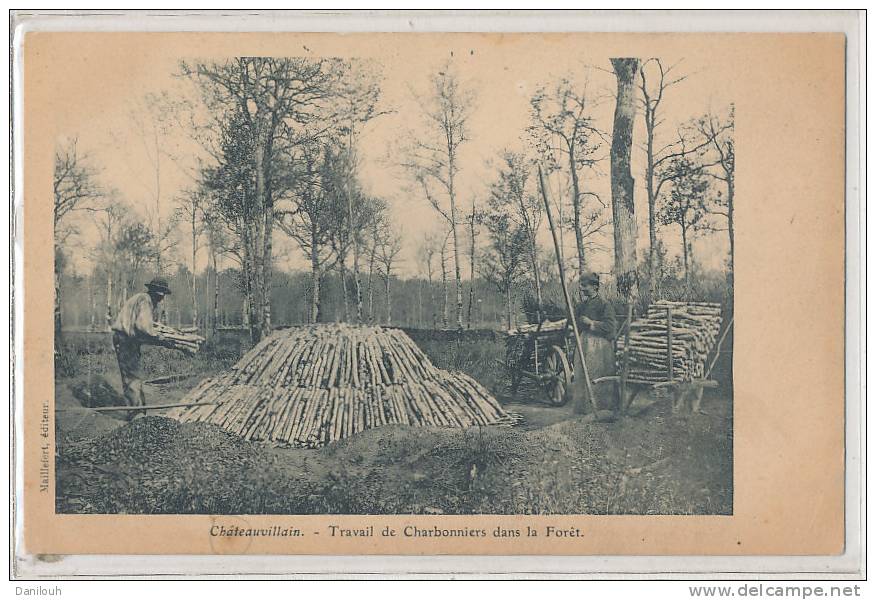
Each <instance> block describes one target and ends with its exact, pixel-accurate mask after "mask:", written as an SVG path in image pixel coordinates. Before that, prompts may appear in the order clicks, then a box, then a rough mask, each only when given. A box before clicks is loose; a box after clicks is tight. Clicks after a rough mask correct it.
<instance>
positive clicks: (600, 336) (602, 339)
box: [575, 273, 617, 412]
mask: <svg viewBox="0 0 876 600" xmlns="http://www.w3.org/2000/svg"><path fill="white" fill-rule="evenodd" d="M580 285H581V301H580V302H579V303H578V305H577V306H576V307H575V319H576V321H577V322H578V330H579V331H580V332H581V343H582V345H583V346H584V355H585V357H586V359H587V370H588V371H589V375H590V379H591V381H592V380H594V379H597V378H599V377H604V376H607V375H614V374H615V359H614V342H615V337H616V336H617V318H616V316H615V312H614V307H613V306H612V305H611V303H610V302H606V301H605V300H604V299H603V298H601V297H600V296H599V275H597V274H596V273H584V274H583V275H582V276H581V283H580ZM580 363H581V361H580V359H579V358H578V355H577V353H575V392H576V393H575V398H576V411H577V412H586V410H587V409H588V407H589V405H590V401H589V399H588V398H587V385H586V383H585V381H584V372H583V369H582V368H581V364H580ZM600 392H601V390H599V389H594V394H595V395H596V396H597V398H596V404H597V405H599V406H601V407H602V408H606V409H614V408H615V406H614V405H615V402H616V399H615V398H614V395H615V394H613V393H605V394H603V393H600ZM600 396H605V397H604V398H601V397H600Z"/></svg>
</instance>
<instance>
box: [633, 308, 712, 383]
mask: <svg viewBox="0 0 876 600" xmlns="http://www.w3.org/2000/svg"><path fill="white" fill-rule="evenodd" d="M670 318H671V327H668V323H669V322H670V321H669V319H670ZM720 330H721V305H720V304H715V303H711V302H669V301H666V300H662V301H660V302H656V303H654V304H651V305H650V306H649V307H648V311H647V312H646V313H645V315H644V316H643V317H641V318H638V319H635V320H634V321H633V322H632V324H631V325H630V360H629V372H628V379H627V381H629V382H631V383H641V384H655V383H665V382H670V381H671V382H682V381H691V380H693V379H699V378H702V377H703V376H704V375H705V370H706V366H705V365H706V359H707V358H708V356H709V353H710V352H711V351H712V349H713V347H714V346H715V342H716V340H717V338H718V334H719V332H720ZM670 340H671V355H672V363H671V365H672V369H671V370H672V376H671V377H670V362H669V356H670ZM616 359H617V365H618V372H620V369H621V366H622V365H623V364H624V363H623V361H624V336H623V335H621V336H620V337H619V339H618V342H617V354H616Z"/></svg>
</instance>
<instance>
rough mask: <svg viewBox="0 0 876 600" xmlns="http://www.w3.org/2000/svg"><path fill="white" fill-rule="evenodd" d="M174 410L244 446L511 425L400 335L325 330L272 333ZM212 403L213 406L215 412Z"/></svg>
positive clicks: (482, 395) (482, 393)
mask: <svg viewBox="0 0 876 600" xmlns="http://www.w3.org/2000/svg"><path fill="white" fill-rule="evenodd" d="M183 401H184V402H191V403H192V404H201V406H191V407H183V408H178V409H174V410H173V411H171V412H170V413H169V414H168V416H170V417H173V418H176V419H178V420H180V421H182V422H206V423H213V424H215V425H218V426H220V427H221V428H223V429H225V430H226V431H230V432H232V433H235V434H237V435H240V436H242V437H243V438H245V439H249V440H255V441H262V442H268V443H272V444H277V445H288V446H298V447H311V448H312V447H318V446H322V445H324V444H326V443H328V442H332V441H335V440H339V439H342V438H346V437H349V436H351V435H353V434H356V433H358V432H360V431H363V430H365V429H370V428H373V427H380V426H381V425H387V424H404V425H412V426H418V427H430V426H431V427H436V426H437V427H472V426H476V425H508V424H512V423H513V420H514V419H513V416H511V415H509V414H507V413H505V412H504V411H503V410H502V407H501V406H500V405H499V403H498V402H497V401H496V399H495V398H494V397H493V396H492V395H491V394H490V393H489V392H488V391H487V390H486V389H485V388H484V387H483V386H481V385H480V384H479V383H478V382H477V381H475V380H474V379H472V378H471V377H469V376H468V375H465V374H464V373H459V372H450V371H445V370H443V369H439V368H438V367H436V366H435V365H433V364H432V362H431V361H430V360H429V358H428V357H427V356H426V355H425V354H424V353H423V351H422V350H420V348H419V347H417V345H416V344H415V343H414V342H413V341H412V340H411V339H410V338H409V337H408V336H407V334H405V333H404V332H403V331H401V330H398V329H383V328H381V327H370V326H352V325H344V324H320V325H310V326H305V327H295V328H290V329H284V330H280V331H277V332H275V333H273V334H272V335H271V336H270V337H268V338H266V339H264V340H262V341H261V342H260V343H259V344H257V345H256V346H255V347H254V348H253V349H252V350H250V351H249V352H247V353H246V355H244V356H243V358H241V359H240V361H238V363H237V364H235V365H234V366H233V367H232V368H231V369H230V370H229V371H228V372H226V373H223V374H221V375H219V376H218V377H214V378H211V379H207V380H205V381H203V382H201V384H200V385H199V386H198V387H197V388H195V389H194V390H192V391H191V392H190V393H189V394H188V395H187V396H186V397H185V398H184V399H183ZM206 403H210V404H206Z"/></svg>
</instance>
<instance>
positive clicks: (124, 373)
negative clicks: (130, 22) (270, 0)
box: [18, 31, 846, 556]
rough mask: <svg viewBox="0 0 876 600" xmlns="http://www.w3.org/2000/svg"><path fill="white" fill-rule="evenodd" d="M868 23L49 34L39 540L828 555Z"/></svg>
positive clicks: (42, 77)
mask: <svg viewBox="0 0 876 600" xmlns="http://www.w3.org/2000/svg"><path fill="white" fill-rule="evenodd" d="M845 42H846V39H845V36H844V35H843V34H841V33H836V34H834V33H818V34H815V33H813V34H769V33H759V34H754V33H752V34H745V33H738V34H730V33H724V34H720V33H718V34H715V33H710V34H704V33H677V34H647V33H617V34H613V33H347V34H338V33H218V32H216V33H207V32H202V33H195V32H187V33H186V32H176V33H173V32H164V33H158V32H153V33H147V32H115V33H114V32H106V31H104V32H99V31H91V32H86V31H78V32H61V31H32V32H29V33H27V34H26V35H25V36H24V37H23V39H22V40H21V45H20V59H21V65H22V66H21V74H22V80H21V84H22V85H21V91H22V97H21V106H22V108H23V113H22V115H23V120H22V127H23V129H22V130H21V135H22V140H23V162H22V166H23V171H22V172H23V180H22V181H21V182H20V184H21V189H22V190H23V204H22V207H23V213H22V218H23V229H22V237H21V244H22V248H23V254H22V256H21V257H20V259H21V260H22V261H23V265H24V267H23V268H24V271H23V272H24V277H23V281H20V282H18V285H19V286H20V289H21V290H22V292H21V293H22V294H23V319H24V321H23V335H24V338H23V351H24V354H23V357H22V358H21V360H22V365H23V379H22V380H21V381H19V383H18V384H19V385H20V386H21V389H22V394H23V405H22V407H21V408H22V413H21V415H20V416H21V419H22V421H21V422H22V425H23V428H22V429H21V430H20V434H21V436H22V440H23V468H22V474H23V481H22V482H21V483H22V487H23V499H24V504H23V548H24V550H25V551H26V552H28V553H30V554H128V555H130V554H290V555H307V554H324V555H356V554H384V555H448V554H462V555H485V554H486V555H700V556H715V555H780V554H781V555H788V554H792V555H836V554H839V553H842V552H843V550H844V548H845V534H844V531H845V530H844V524H845V521H844V501H845V495H844V489H845V488H844V482H845V479H844V466H845V465H844V436H845V419H844V414H845V413H844V410H845V404H844V226H845V221H844V215H845V212H844V202H845V200H844V190H845V179H844V169H845V158H844V157H845V154H844V153H845V139H846V138H845V121H844V118H845V117H844V115H845V102H846V97H845ZM737 158H739V162H738V163H737V162H736V159H737Z"/></svg>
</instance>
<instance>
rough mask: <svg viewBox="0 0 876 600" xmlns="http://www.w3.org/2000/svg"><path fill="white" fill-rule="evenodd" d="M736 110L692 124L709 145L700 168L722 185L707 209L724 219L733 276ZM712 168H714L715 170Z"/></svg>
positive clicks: (705, 117)
mask: <svg viewBox="0 0 876 600" xmlns="http://www.w3.org/2000/svg"><path fill="white" fill-rule="evenodd" d="M735 117H736V110H735V107H734V105H732V104H731V105H730V108H729V109H728V110H727V115H726V116H725V117H723V118H722V117H721V116H718V115H713V114H707V115H704V116H702V117H700V118H699V119H697V121H696V123H695V127H696V129H697V130H698V132H699V134H700V136H701V139H703V140H706V141H707V142H708V144H707V145H706V146H705V147H704V152H703V154H704V156H703V157H702V159H701V160H702V165H703V168H704V173H705V174H706V175H707V176H709V177H713V178H714V179H716V180H718V181H720V182H722V183H723V184H724V187H725V189H724V193H721V192H720V191H719V192H718V193H717V194H716V198H715V202H714V204H713V205H712V206H711V207H709V211H710V212H711V213H713V214H716V215H719V216H721V217H724V218H725V219H726V220H727V235H728V237H729V241H730V273H731V274H732V273H733V264H734V263H733V261H734V253H735V239H734V237H735V230H734V223H733V200H734V194H735V191H736V188H735V180H734V172H735V167H736V154H735V152H734V140H733V134H734V127H735ZM712 167H715V168H714V169H713V168H712Z"/></svg>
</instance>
